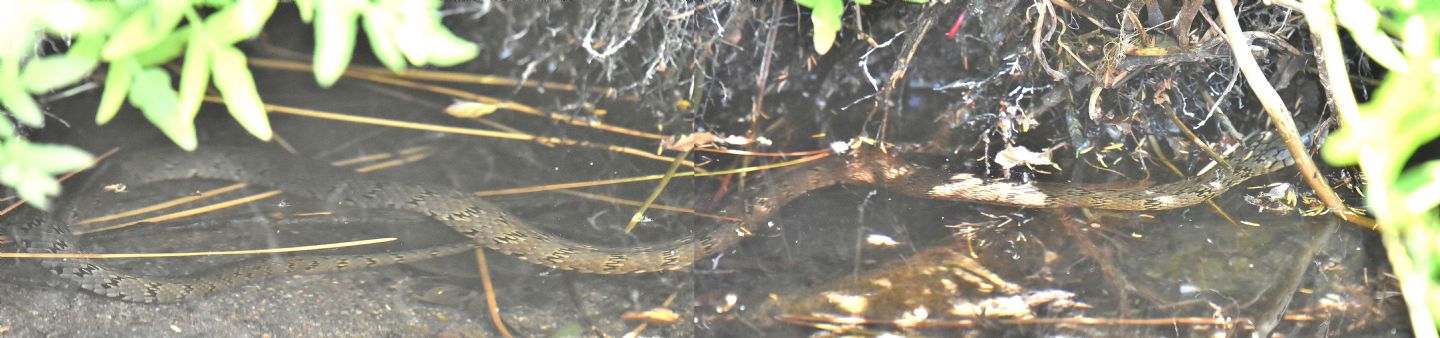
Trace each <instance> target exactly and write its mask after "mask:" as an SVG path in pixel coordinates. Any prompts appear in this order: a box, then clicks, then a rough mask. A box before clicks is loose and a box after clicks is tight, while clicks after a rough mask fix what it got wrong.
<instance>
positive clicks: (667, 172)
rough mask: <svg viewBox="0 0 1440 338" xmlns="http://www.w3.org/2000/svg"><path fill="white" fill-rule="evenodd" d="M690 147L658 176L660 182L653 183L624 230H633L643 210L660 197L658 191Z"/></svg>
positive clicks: (678, 166) (673, 173) (666, 183)
mask: <svg viewBox="0 0 1440 338" xmlns="http://www.w3.org/2000/svg"><path fill="white" fill-rule="evenodd" d="M691 149H693V148H686V149H685V152H682V153H680V156H677V157H676V158H675V162H674V163H671V164H670V169H667V170H665V176H664V177H661V178H660V184H657V185H655V190H654V191H651V192H650V196H649V197H646V198H645V202H644V203H641V204H640V209H639V210H635V215H634V216H630V223H629V224H626V225H625V232H627V233H628V232H630V231H631V230H635V225H636V224H639V223H640V220H641V219H643V218H645V210H646V209H650V204H652V203H655V199H656V198H660V193H661V192H663V191H665V186H666V185H669V184H670V179H671V178H674V177H675V170H678V169H680V162H681V159H684V158H685V157H687V156H690V150H691Z"/></svg>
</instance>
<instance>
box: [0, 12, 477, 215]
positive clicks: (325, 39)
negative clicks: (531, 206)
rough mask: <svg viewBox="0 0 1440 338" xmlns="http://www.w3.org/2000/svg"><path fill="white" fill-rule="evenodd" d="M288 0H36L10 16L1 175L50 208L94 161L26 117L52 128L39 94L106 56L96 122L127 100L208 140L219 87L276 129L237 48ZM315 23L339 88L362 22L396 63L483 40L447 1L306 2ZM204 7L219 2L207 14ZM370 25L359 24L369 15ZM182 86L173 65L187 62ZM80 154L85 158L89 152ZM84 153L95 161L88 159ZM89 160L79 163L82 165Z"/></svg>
mask: <svg viewBox="0 0 1440 338" xmlns="http://www.w3.org/2000/svg"><path fill="white" fill-rule="evenodd" d="M276 4H277V0H154V1H121V0H115V1H80V0H43V1H33V2H24V3H23V4H21V5H19V6H16V7H18V8H12V9H11V10H10V11H8V12H7V13H3V14H0V104H3V106H4V107H5V111H6V112H7V113H8V114H5V115H8V116H0V143H3V144H0V180H3V183H4V184H5V185H7V186H11V187H15V189H16V190H17V193H18V194H19V195H20V196H21V197H23V198H26V199H28V200H31V201H34V202H35V203H36V205H38V206H42V207H43V206H44V205H45V202H44V199H45V198H47V197H48V196H53V195H55V194H56V193H58V191H59V185H58V183H56V182H55V181H54V179H53V178H52V176H53V175H54V174H56V173H60V172H65V171H69V170H74V169H78V168H81V167H83V166H84V165H85V164H86V163H88V162H89V157H88V155H86V156H79V155H83V154H84V152H82V151H80V150H78V149H76V148H73V147H68V146H62V145H44V144H35V143H30V142H28V141H26V140H24V139H23V138H22V137H21V136H20V135H19V134H18V133H17V132H16V131H17V129H16V125H15V124H14V123H12V122H11V119H12V118H13V119H14V121H16V122H19V125H21V126H23V127H27V128H36V129H38V128H42V127H43V126H44V122H45V119H44V112H43V111H42V110H41V108H40V106H39V105H38V104H37V103H36V102H35V100H34V98H33V97H32V96H31V95H37V94H44V93H48V92H51V91H54V90H57V89H61V88H64V87H66V86H71V85H74V84H76V83H78V82H80V81H82V80H84V78H85V77H86V76H87V75H89V74H90V73H91V72H92V71H94V70H95V69H96V68H98V67H99V66H100V65H101V64H106V65H107V66H108V67H107V70H106V76H105V86H104V92H103V93H102V94H101V99H100V105H99V109H98V110H97V111H96V113H95V122H96V123H98V124H102V125H103V124H105V123H107V122H109V121H110V120H111V119H113V118H114V117H115V116H116V114H117V113H118V112H119V111H120V107H121V105H122V104H124V103H125V102H129V104H130V105H132V106H134V107H136V108H138V109H139V110H140V111H141V113H142V114H143V115H144V116H145V118H146V119H147V120H149V121H150V122H151V123H152V124H154V125H155V127H156V128H158V129H160V131H161V132H162V133H164V134H165V135H166V136H167V137H169V138H170V140H171V141H172V142H174V143H175V144H176V145H178V146H180V147H181V148H183V149H186V150H194V149H195V148H196V147H197V146H198V140H197V138H196V131H195V117H196V115H197V114H198V113H199V111H200V104H201V102H202V100H203V99H204V96H205V93H206V91H207V90H208V89H209V87H210V85H211V84H212V83H213V84H214V87H215V88H216V89H217V90H218V91H219V92H220V94H221V95H222V96H223V98H224V102H225V106H226V108H227V109H228V110H229V112H230V115H231V116H232V117H234V118H235V120H236V121H237V122H239V123H240V125H241V126H242V127H244V128H245V129H246V130H247V131H249V132H250V133H251V134H252V135H255V137H257V138H260V139H262V140H269V139H270V138H271V136H272V131H271V129H270V123H269V119H268V117H267V116H266V112H265V109H264V103H263V102H262V101H261V99H260V96H259V94H258V91H257V90H256V89H255V82H254V78H253V76H252V75H251V73H250V71H249V68H248V67H247V65H246V63H247V61H246V57H245V54H244V53H243V52H242V51H241V50H240V49H239V48H237V47H236V46H235V44H236V43H239V42H241V41H244V40H248V39H251V38H253V37H255V36H257V35H258V34H259V33H260V31H261V29H262V28H263V27H264V26H265V22H266V21H267V20H269V18H270V15H271V14H272V13H273V12H274V10H275V6H276ZM295 4H296V7H297V8H298V9H299V11H300V15H301V18H302V19H303V20H304V21H306V22H311V21H313V22H314V27H315V37H316V44H315V52H314V63H315V79H316V82H318V83H319V84H320V85H322V86H326V87H328V86H330V85H332V84H334V83H335V81H337V80H338V79H339V78H340V75H341V74H343V73H344V71H345V68H346V67H347V66H348V65H349V63H350V55H351V53H352V52H353V49H354V46H355V35H356V33H357V29H358V26H357V25H359V24H363V26H364V28H365V31H366V35H367V36H368V37H369V39H370V40H369V42H370V45H371V46H372V47H371V49H372V51H373V52H374V53H375V55H376V56H377V58H378V59H379V60H380V61H381V63H382V64H384V65H385V66H386V67H387V68H389V69H392V70H395V71H400V70H403V69H404V68H405V67H406V66H408V65H414V66H426V65H435V66H451V65H455V64H459V63H462V62H465V61H469V60H470V59H472V58H474V57H475V55H476V54H478V52H479V48H478V47H477V46H475V44H473V43H471V42H469V41H466V40H464V39H461V38H459V37H457V36H455V35H454V34H453V33H451V32H450V31H449V30H447V29H446V28H445V27H444V26H442V25H441V24H440V15H439V7H440V1H439V0H422V1H410V0H373V1H372V0H332V1H319V0H296V1H295ZM202 8H208V9H212V10H211V11H208V12H209V14H208V15H201V12H202V11H201V10H200V9H202ZM357 21H358V23H357ZM45 36H50V37H53V38H63V39H64V40H66V41H70V42H73V43H72V44H71V45H70V46H69V49H68V50H66V51H65V52H64V53H62V54H55V55H47V56H39V57H35V56H33V55H32V54H33V50H34V46H35V45H36V44H37V43H38V42H39V41H40V39H41V38H42V37H45ZM182 54H183V56H184V62H183V63H182V65H181V67H180V71H179V80H180V81H179V85H178V88H172V87H171V83H172V82H171V74H170V72H169V71H167V70H165V69H164V68H163V67H162V65H164V64H165V63H168V62H171V61H173V60H175V59H177V58H179V57H180V56H181V55H182ZM77 154H78V155H77ZM80 159H85V160H84V161H80ZM77 163H78V164H77Z"/></svg>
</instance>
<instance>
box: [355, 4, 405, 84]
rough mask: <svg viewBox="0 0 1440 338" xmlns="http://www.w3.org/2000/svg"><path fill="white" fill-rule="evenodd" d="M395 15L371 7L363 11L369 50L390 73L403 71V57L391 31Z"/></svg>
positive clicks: (393, 27)
mask: <svg viewBox="0 0 1440 338" xmlns="http://www.w3.org/2000/svg"><path fill="white" fill-rule="evenodd" d="M396 20H398V19H396V18H395V15H394V14H393V13H392V12H391V11H390V10H388V8H386V7H380V6H376V7H371V8H370V9H367V10H365V19H364V21H363V23H364V24H365V36H367V37H369V40H370V50H372V51H374V52H375V58H377V59H380V63H381V64H383V65H385V68H389V69H390V71H392V72H397V73H398V72H400V71H404V70H405V56H404V55H402V54H401V53H400V48H399V47H398V46H396V45H395V36H394V35H392V34H391V30H393V29H395V25H396Z"/></svg>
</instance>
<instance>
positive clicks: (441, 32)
mask: <svg viewBox="0 0 1440 338" xmlns="http://www.w3.org/2000/svg"><path fill="white" fill-rule="evenodd" d="M430 26H431V28H432V30H431V31H430V32H428V33H427V34H426V35H427V36H429V37H430V38H429V39H426V40H428V41H429V42H430V43H429V45H427V46H426V47H427V48H428V49H429V52H428V54H429V55H428V57H427V61H428V64H431V65H436V66H440V67H449V66H454V65H458V64H461V63H464V62H466V61H470V60H471V59H474V58H475V56H476V55H479V54H480V47H478V46H475V44H474V43H471V42H470V41H466V40H465V39H461V38H460V37H458V36H455V34H454V33H451V32H450V30H448V29H445V26H442V25H440V22H439V21H438V19H437V20H436V21H434V22H432V23H431V24H430Z"/></svg>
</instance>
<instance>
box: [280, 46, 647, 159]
mask: <svg viewBox="0 0 1440 338" xmlns="http://www.w3.org/2000/svg"><path fill="white" fill-rule="evenodd" d="M277 62H278V63H277ZM287 63H288V62H283V61H274V62H260V63H255V62H253V61H252V64H254V65H256V66H260V67H271V68H276V69H285V70H295V71H309V69H310V68H309V67H308V66H305V67H295V66H291V65H286V64H287ZM297 65H298V64H297ZM345 76H348V77H353V78H357V79H361V80H366V81H371V82H377V83H384V84H389V85H394V86H400V87H405V88H411V89H417V90H423V91H427V92H431V93H436V94H442V95H448V96H450V97H453V98H456V99H462V100H471V101H475V102H481V103H488V104H494V105H496V106H497V109H504V110H510V111H516V112H521V113H525V114H530V115H535V116H540V117H545V118H549V119H552V120H556V121H560V122H564V123H568V124H571V125H576V126H581V127H588V128H595V129H599V130H604V131H608V132H612V133H617V134H621V135H630V136H635V137H643V138H648V139H655V140H658V139H661V138H664V135H660V134H655V133H647V132H643V131H639V130H634V129H628V128H623V127H617V126H611V125H607V124H604V123H600V122H597V121H584V120H578V119H575V118H574V117H571V116H569V115H564V114H557V113H549V112H545V111H544V110H540V109H539V108H535V107H532V106H530V105H526V104H523V103H519V102H514V101H509V100H501V99H498V98H494V97H489V96H485V95H479V94H475V93H471V92H467V91H463V90H459V89H455V88H450V87H445V86H438V85H432V84H425V83H419V82H415V81H409V80H405V79H401V78H396V77H394V76H391V75H389V74H387V73H369V72H346V74H345Z"/></svg>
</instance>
